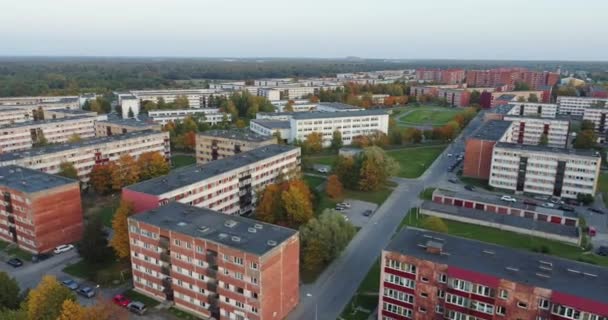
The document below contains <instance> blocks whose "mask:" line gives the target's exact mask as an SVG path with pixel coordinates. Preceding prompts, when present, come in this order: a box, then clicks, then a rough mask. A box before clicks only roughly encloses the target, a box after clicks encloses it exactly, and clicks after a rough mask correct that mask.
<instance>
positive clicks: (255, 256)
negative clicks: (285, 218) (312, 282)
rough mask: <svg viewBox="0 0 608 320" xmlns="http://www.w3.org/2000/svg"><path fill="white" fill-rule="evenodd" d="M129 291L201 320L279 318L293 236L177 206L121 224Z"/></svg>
mask: <svg viewBox="0 0 608 320" xmlns="http://www.w3.org/2000/svg"><path fill="white" fill-rule="evenodd" d="M128 223H129V241H130V244H131V265H132V273H133V286H134V287H135V291H137V292H139V293H142V294H144V295H147V296H149V297H151V298H153V299H155V300H158V301H161V302H163V301H171V302H173V303H174V307H175V308H178V309H180V310H184V311H186V312H189V313H192V314H195V315H197V316H199V317H203V318H205V319H208V318H213V319H220V320H223V319H226V320H228V319H249V320H262V319H285V318H286V317H287V314H288V313H289V312H290V311H291V310H293V309H294V308H295V306H296V305H297V304H298V301H299V280H300V279H299V272H298V270H299V237H298V232H297V231H295V230H291V229H288V228H284V227H279V226H276V225H271V224H267V223H263V222H260V221H257V220H253V219H248V218H244V217H238V216H227V215H225V214H222V213H219V212H216V211H213V210H209V209H203V208H197V207H192V206H189V205H186V204H181V203H178V202H171V203H169V204H167V205H166V206H163V207H159V208H156V209H152V210H150V211H147V212H144V213H140V214H136V215H133V216H131V217H129V220H128Z"/></svg>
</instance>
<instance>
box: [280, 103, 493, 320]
mask: <svg viewBox="0 0 608 320" xmlns="http://www.w3.org/2000/svg"><path fill="white" fill-rule="evenodd" d="M482 117H483V114H482V113H480V114H479V115H478V116H477V117H476V118H475V119H473V120H472V121H471V122H470V124H469V125H468V126H467V127H466V128H465V130H463V132H462V134H461V135H460V136H459V137H458V138H457V139H456V140H455V141H454V142H453V143H452V144H450V145H449V146H448V147H447V148H446V149H445V150H444V152H443V153H442V154H441V155H440V156H439V157H437V159H436V160H435V162H434V163H433V164H432V165H431V167H429V169H428V170H427V171H426V172H425V173H424V174H423V175H422V176H421V177H420V178H418V179H402V178H394V179H393V180H394V181H395V182H397V184H398V186H397V188H396V189H395V191H394V192H393V193H392V194H391V196H390V197H389V198H388V199H387V200H386V201H385V202H384V204H383V205H382V206H381V207H380V208H378V210H377V211H376V213H375V214H374V216H373V217H372V218H371V219H370V222H369V223H368V224H367V225H366V226H365V227H363V228H362V229H361V230H360V231H359V232H358V233H357V235H356V236H355V238H354V239H353V240H352V241H351V242H350V244H349V245H348V247H347V248H346V250H345V251H344V252H343V254H342V255H341V256H340V257H339V258H338V259H336V260H335V261H334V262H333V263H332V264H331V265H330V266H329V267H328V268H327V269H326V270H325V271H324V272H323V274H321V275H320V276H319V278H318V279H317V281H316V282H315V283H314V284H312V285H303V286H301V290H300V304H299V305H298V307H297V308H296V309H295V310H294V311H293V312H292V313H291V314H290V315H289V317H288V318H289V319H292V320H310V319H315V318H316V319H323V320H325V319H327V320H334V319H337V318H338V316H339V315H340V313H341V312H342V310H343V309H344V307H345V306H346V304H347V303H348V302H349V301H350V299H351V297H352V295H353V294H354V293H355V292H356V290H357V288H358V286H359V284H360V283H361V281H362V280H363V278H364V277H365V275H366V274H367V272H368V270H369V269H370V268H371V266H372V265H373V263H374V262H375V261H376V260H377V259H378V257H379V256H380V252H381V251H382V249H384V247H386V245H387V244H388V243H389V241H390V239H391V237H392V235H393V234H394V232H395V231H396V229H397V227H398V226H399V224H400V222H401V220H402V219H403V218H404V217H405V216H406V215H407V212H408V211H409V210H410V209H411V208H413V207H416V206H418V205H419V204H420V203H421V200H420V199H419V198H418V195H419V194H420V192H421V191H422V190H423V189H424V188H428V187H433V186H436V185H439V184H441V183H442V181H444V180H446V179H447V177H448V174H447V168H448V167H449V166H450V164H451V163H453V162H454V161H455V159H454V157H447V156H446V155H447V154H448V153H453V154H456V153H460V152H463V151H464V137H466V136H469V135H470V134H471V133H472V132H474V131H475V130H476V129H477V128H478V127H479V126H480V124H481V118H482Z"/></svg>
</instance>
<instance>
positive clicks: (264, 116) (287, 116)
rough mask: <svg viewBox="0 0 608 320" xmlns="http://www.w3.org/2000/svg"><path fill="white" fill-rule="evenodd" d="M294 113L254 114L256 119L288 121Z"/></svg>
mask: <svg viewBox="0 0 608 320" xmlns="http://www.w3.org/2000/svg"><path fill="white" fill-rule="evenodd" d="M294 114H295V112H258V113H256V114H255V118H256V119H264V120H276V121H289V120H290V119H291V118H292V117H293V115H294Z"/></svg>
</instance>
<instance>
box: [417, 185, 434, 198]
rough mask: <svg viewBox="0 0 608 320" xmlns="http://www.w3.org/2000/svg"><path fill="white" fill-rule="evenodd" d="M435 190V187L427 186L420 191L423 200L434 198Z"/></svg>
mask: <svg viewBox="0 0 608 320" xmlns="http://www.w3.org/2000/svg"><path fill="white" fill-rule="evenodd" d="M433 191H435V188H426V189H424V190H422V192H420V199H423V200H433Z"/></svg>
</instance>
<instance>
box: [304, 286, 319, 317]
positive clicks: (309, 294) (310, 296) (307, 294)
mask: <svg viewBox="0 0 608 320" xmlns="http://www.w3.org/2000/svg"><path fill="white" fill-rule="evenodd" d="M306 296H307V297H309V298H312V293H306ZM317 307H318V306H317V302H316V301H315V320H318V318H317V309H318V308H317Z"/></svg>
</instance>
